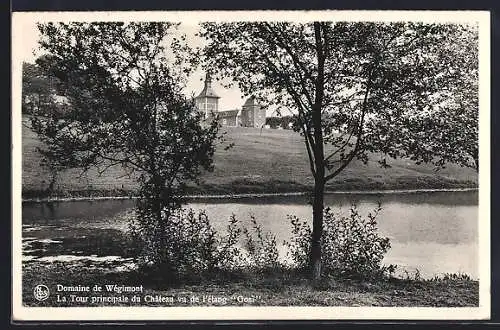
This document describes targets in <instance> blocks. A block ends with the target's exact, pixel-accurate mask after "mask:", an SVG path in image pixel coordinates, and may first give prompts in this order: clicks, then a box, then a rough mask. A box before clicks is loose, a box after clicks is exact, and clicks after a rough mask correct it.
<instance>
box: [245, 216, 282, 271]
mask: <svg viewBox="0 0 500 330" xmlns="http://www.w3.org/2000/svg"><path fill="white" fill-rule="evenodd" d="M250 218H251V219H250V221H251V222H252V229H253V232H251V231H249V230H248V229H247V228H243V234H244V235H245V241H244V248H245V249H246V251H247V252H248V258H247V260H246V265H247V266H249V267H251V268H255V269H258V270H269V269H275V268H277V267H279V266H280V262H279V253H278V247H277V245H276V236H275V235H273V234H271V233H269V232H267V233H265V234H264V233H263V231H262V226H261V225H260V224H258V223H257V220H256V219H255V217H254V216H251V217H250Z"/></svg>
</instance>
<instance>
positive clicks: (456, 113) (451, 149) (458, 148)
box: [402, 28, 479, 172]
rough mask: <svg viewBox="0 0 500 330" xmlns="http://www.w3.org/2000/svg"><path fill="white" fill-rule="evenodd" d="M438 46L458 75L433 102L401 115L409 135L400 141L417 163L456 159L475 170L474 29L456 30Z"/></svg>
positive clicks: (438, 164)
mask: <svg viewBox="0 0 500 330" xmlns="http://www.w3.org/2000/svg"><path fill="white" fill-rule="evenodd" d="M442 47H443V48H442V50H441V52H442V53H443V54H445V56H447V57H449V58H454V61H455V65H457V66H460V70H459V72H460V75H458V76H455V80H454V83H453V84H450V85H448V86H447V87H446V89H445V88H443V90H442V91H441V93H440V94H438V95H436V96H435V97H436V102H434V104H428V105H426V107H425V108H423V109H421V110H420V111H418V112H416V113H415V114H414V115H412V116H410V117H408V118H405V120H406V121H407V123H404V125H405V126H407V127H409V128H410V130H409V135H410V136H411V138H407V139H405V141H403V142H404V143H403V145H402V149H404V150H405V151H406V155H407V156H408V157H410V158H411V159H413V160H416V161H417V163H421V162H432V163H433V164H434V165H435V166H436V169H440V168H444V167H445V166H446V164H447V163H456V164H459V165H461V166H464V167H470V168H472V169H475V170H476V172H479V143H478V130H479V124H478V119H479V90H478V87H479V86H478V83H479V79H478V78H479V77H478V68H479V58H478V50H479V48H478V31H477V29H476V28H470V29H463V30H461V31H458V33H455V34H454V42H453V43H444V44H443V45H442ZM438 100H439V101H438Z"/></svg>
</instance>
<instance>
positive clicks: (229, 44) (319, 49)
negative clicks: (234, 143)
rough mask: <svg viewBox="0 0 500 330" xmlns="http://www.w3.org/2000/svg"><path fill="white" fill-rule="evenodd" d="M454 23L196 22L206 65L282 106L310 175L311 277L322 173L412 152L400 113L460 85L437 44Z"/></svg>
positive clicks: (317, 265) (315, 271) (447, 39)
mask: <svg viewBox="0 0 500 330" xmlns="http://www.w3.org/2000/svg"><path fill="white" fill-rule="evenodd" d="M461 30H462V27H461V26H457V25H438V24H420V23H390V24H389V23H367V22H354V23H346V22H338V23H329V22H311V23H307V24H292V23H286V22H280V23H274V22H273V23H270V22H258V23H255V22H238V23H204V24H202V31H201V33H200V35H201V36H203V37H205V38H206V39H208V41H209V43H208V45H207V46H206V47H205V48H204V49H203V54H204V59H205V65H206V67H210V68H214V67H216V68H217V69H218V71H214V72H216V73H218V74H219V76H221V77H229V78H231V79H233V80H234V81H235V82H236V83H237V84H238V86H239V88H240V89H241V90H242V91H243V92H244V93H246V94H248V95H254V96H255V97H256V98H258V99H259V100H260V101H261V102H262V103H263V104H266V105H268V106H269V105H274V106H276V107H281V109H292V113H293V115H294V128H295V130H296V131H299V132H300V133H301V135H302V136H303V138H304V143H305V147H306V151H307V155H308V159H309V165H310V171H311V173H312V175H313V177H314V191H313V205H312V208H313V230H312V240H311V252H310V267H311V272H312V277H313V279H318V278H319V277H320V275H321V245H320V242H321V237H322V230H323V209H324V190H325V184H326V182H328V181H329V180H331V179H333V178H334V177H335V176H337V175H338V174H339V173H341V172H342V171H343V170H344V169H345V168H346V167H347V166H348V165H349V163H350V162H351V161H352V160H353V159H360V160H362V161H364V162H367V161H368V157H369V156H370V155H372V153H373V152H377V151H378V152H379V153H381V154H382V155H383V156H382V159H380V160H379V162H380V164H381V165H383V166H389V165H388V164H387V160H386V158H387V157H392V158H395V157H400V156H404V155H406V154H408V155H409V154H412V149H411V148H410V147H408V148H405V147H404V146H408V143H407V142H404V141H405V139H407V138H409V137H410V128H411V127H410V126H408V125H412V122H411V121H409V120H408V118H412V117H411V116H412V114H415V113H418V112H419V111H422V109H423V108H424V105H433V104H437V103H439V104H441V105H443V102H441V101H442V98H437V97H436V96H437V95H439V94H440V93H441V92H442V91H443V90H453V91H454V92H455V91H456V92H462V90H461V89H460V88H458V86H454V81H455V80H456V79H457V77H460V73H461V71H462V68H461V67H460V63H459V62H458V61H457V58H456V57H453V56H451V55H453V52H452V50H453V49H454V48H453V47H443V45H444V44H448V43H453V36H454V35H455V34H459V33H460V31H461ZM455 55H456V54H455ZM445 108H446V106H445V105H443V109H445ZM446 111H451V110H450V109H449V108H446ZM412 132H414V131H412ZM413 136H415V134H413ZM417 158H418V157H417Z"/></svg>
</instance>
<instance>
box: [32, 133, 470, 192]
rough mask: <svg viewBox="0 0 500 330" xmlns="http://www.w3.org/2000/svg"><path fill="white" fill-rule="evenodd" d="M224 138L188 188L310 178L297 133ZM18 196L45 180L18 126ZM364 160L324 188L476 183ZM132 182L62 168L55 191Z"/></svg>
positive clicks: (455, 173) (273, 185)
mask: <svg viewBox="0 0 500 330" xmlns="http://www.w3.org/2000/svg"><path fill="white" fill-rule="evenodd" d="M224 130H226V131H227V135H226V139H227V142H226V143H231V142H233V143H234V147H233V148H231V149H229V150H227V151H225V150H224V148H223V147H222V146H221V147H219V148H218V150H217V152H216V154H215V158H214V161H215V170H214V172H212V173H205V174H204V175H203V177H202V184H201V186H197V187H194V186H193V187H191V192H192V193H211V194H212V193H244V192H286V191H288V192H289V191H305V190H308V189H310V188H311V186H312V183H313V180H312V177H311V174H310V171H309V165H308V160H307V155H306V152H305V147H304V144H303V140H302V138H301V136H300V135H299V134H297V133H295V132H292V131H289V130H277V129H263V130H260V129H254V128H242V127H237V128H236V127H235V128H231V127H228V128H224ZM22 134H23V138H22V143H23V196H24V197H37V196H39V195H40V194H41V192H43V191H44V190H45V189H46V188H47V186H48V184H49V182H50V175H49V172H48V171H47V170H46V169H44V168H41V167H40V166H39V163H40V156H39V154H38V153H37V151H36V147H37V146H39V145H40V141H39V140H38V139H37V138H36V135H35V134H34V133H33V132H32V131H31V130H30V129H29V128H27V127H26V126H24V125H23V133H22ZM372 156H373V157H371V160H370V161H369V163H368V164H367V165H364V164H363V163H362V162H360V161H353V162H352V163H351V164H350V165H349V166H348V167H347V168H346V169H345V170H344V171H343V172H342V173H341V174H340V175H339V176H338V177H337V178H335V179H334V180H333V181H331V182H329V184H328V186H327V189H328V190H369V189H405V188H409V189H411V188H451V187H471V186H476V185H477V173H476V172H475V171H474V170H471V169H467V168H461V167H459V166H457V165H453V164H450V165H449V166H448V167H447V168H446V169H444V170H440V171H439V172H435V171H434V168H433V167H432V166H430V165H415V164H414V163H413V162H411V161H409V160H406V159H398V160H392V161H391V162H390V164H391V165H392V167H391V168H389V169H383V168H381V167H380V166H379V165H378V163H377V159H379V158H380V157H379V156H377V155H372ZM135 187H136V183H135V181H134V179H133V178H129V177H127V176H125V175H124V172H123V171H122V170H121V169H120V168H119V167H113V168H110V169H109V170H108V171H107V172H106V173H105V174H103V175H102V176H99V175H98V174H97V171H95V170H92V171H90V172H88V173H85V174H81V173H80V171H79V170H67V171H63V172H61V173H60V174H59V176H58V179H57V181H56V190H57V191H58V194H61V195H88V194H100V195H102V194H120V195H121V194H128V193H130V192H131V191H133V190H134V189H135Z"/></svg>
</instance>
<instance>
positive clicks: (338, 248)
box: [285, 205, 395, 278]
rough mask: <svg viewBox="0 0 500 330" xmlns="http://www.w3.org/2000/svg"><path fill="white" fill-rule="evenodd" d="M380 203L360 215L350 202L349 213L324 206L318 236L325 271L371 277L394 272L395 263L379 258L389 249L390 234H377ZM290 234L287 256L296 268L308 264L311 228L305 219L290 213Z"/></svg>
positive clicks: (304, 266) (301, 267) (326, 272)
mask: <svg viewBox="0 0 500 330" xmlns="http://www.w3.org/2000/svg"><path fill="white" fill-rule="evenodd" d="M380 210H381V206H380V205H378V206H377V208H376V209H375V210H374V211H373V212H370V213H368V215H367V216H366V218H365V217H363V216H362V215H361V214H360V213H359V211H358V209H357V207H356V206H355V205H353V206H352V207H351V208H350V210H349V215H347V216H345V215H340V214H336V213H334V212H333V211H332V209H331V208H329V207H327V208H325V214H324V220H325V222H324V235H323V237H322V240H321V247H322V251H323V254H322V263H323V267H324V274H325V275H326V274H332V275H339V274H340V275H343V276H363V277H364V278H366V277H371V276H377V275H381V274H383V273H393V272H394V270H395V266H393V265H390V266H384V265H382V260H383V258H384V255H385V254H386V253H387V251H388V250H389V249H390V246H391V245H390V243H389V238H387V237H383V236H380V234H379V233H378V228H377V221H376V217H377V216H378V214H379V212H380ZM289 219H290V221H291V224H292V237H291V240H290V242H285V245H286V246H287V247H288V256H289V257H290V258H291V259H292V261H293V262H294V264H295V265H296V267H297V268H299V269H306V268H307V267H308V265H309V263H308V261H309V259H308V258H309V254H310V249H311V229H310V227H309V225H308V224H307V222H306V221H300V220H299V219H298V218H297V217H296V216H289Z"/></svg>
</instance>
